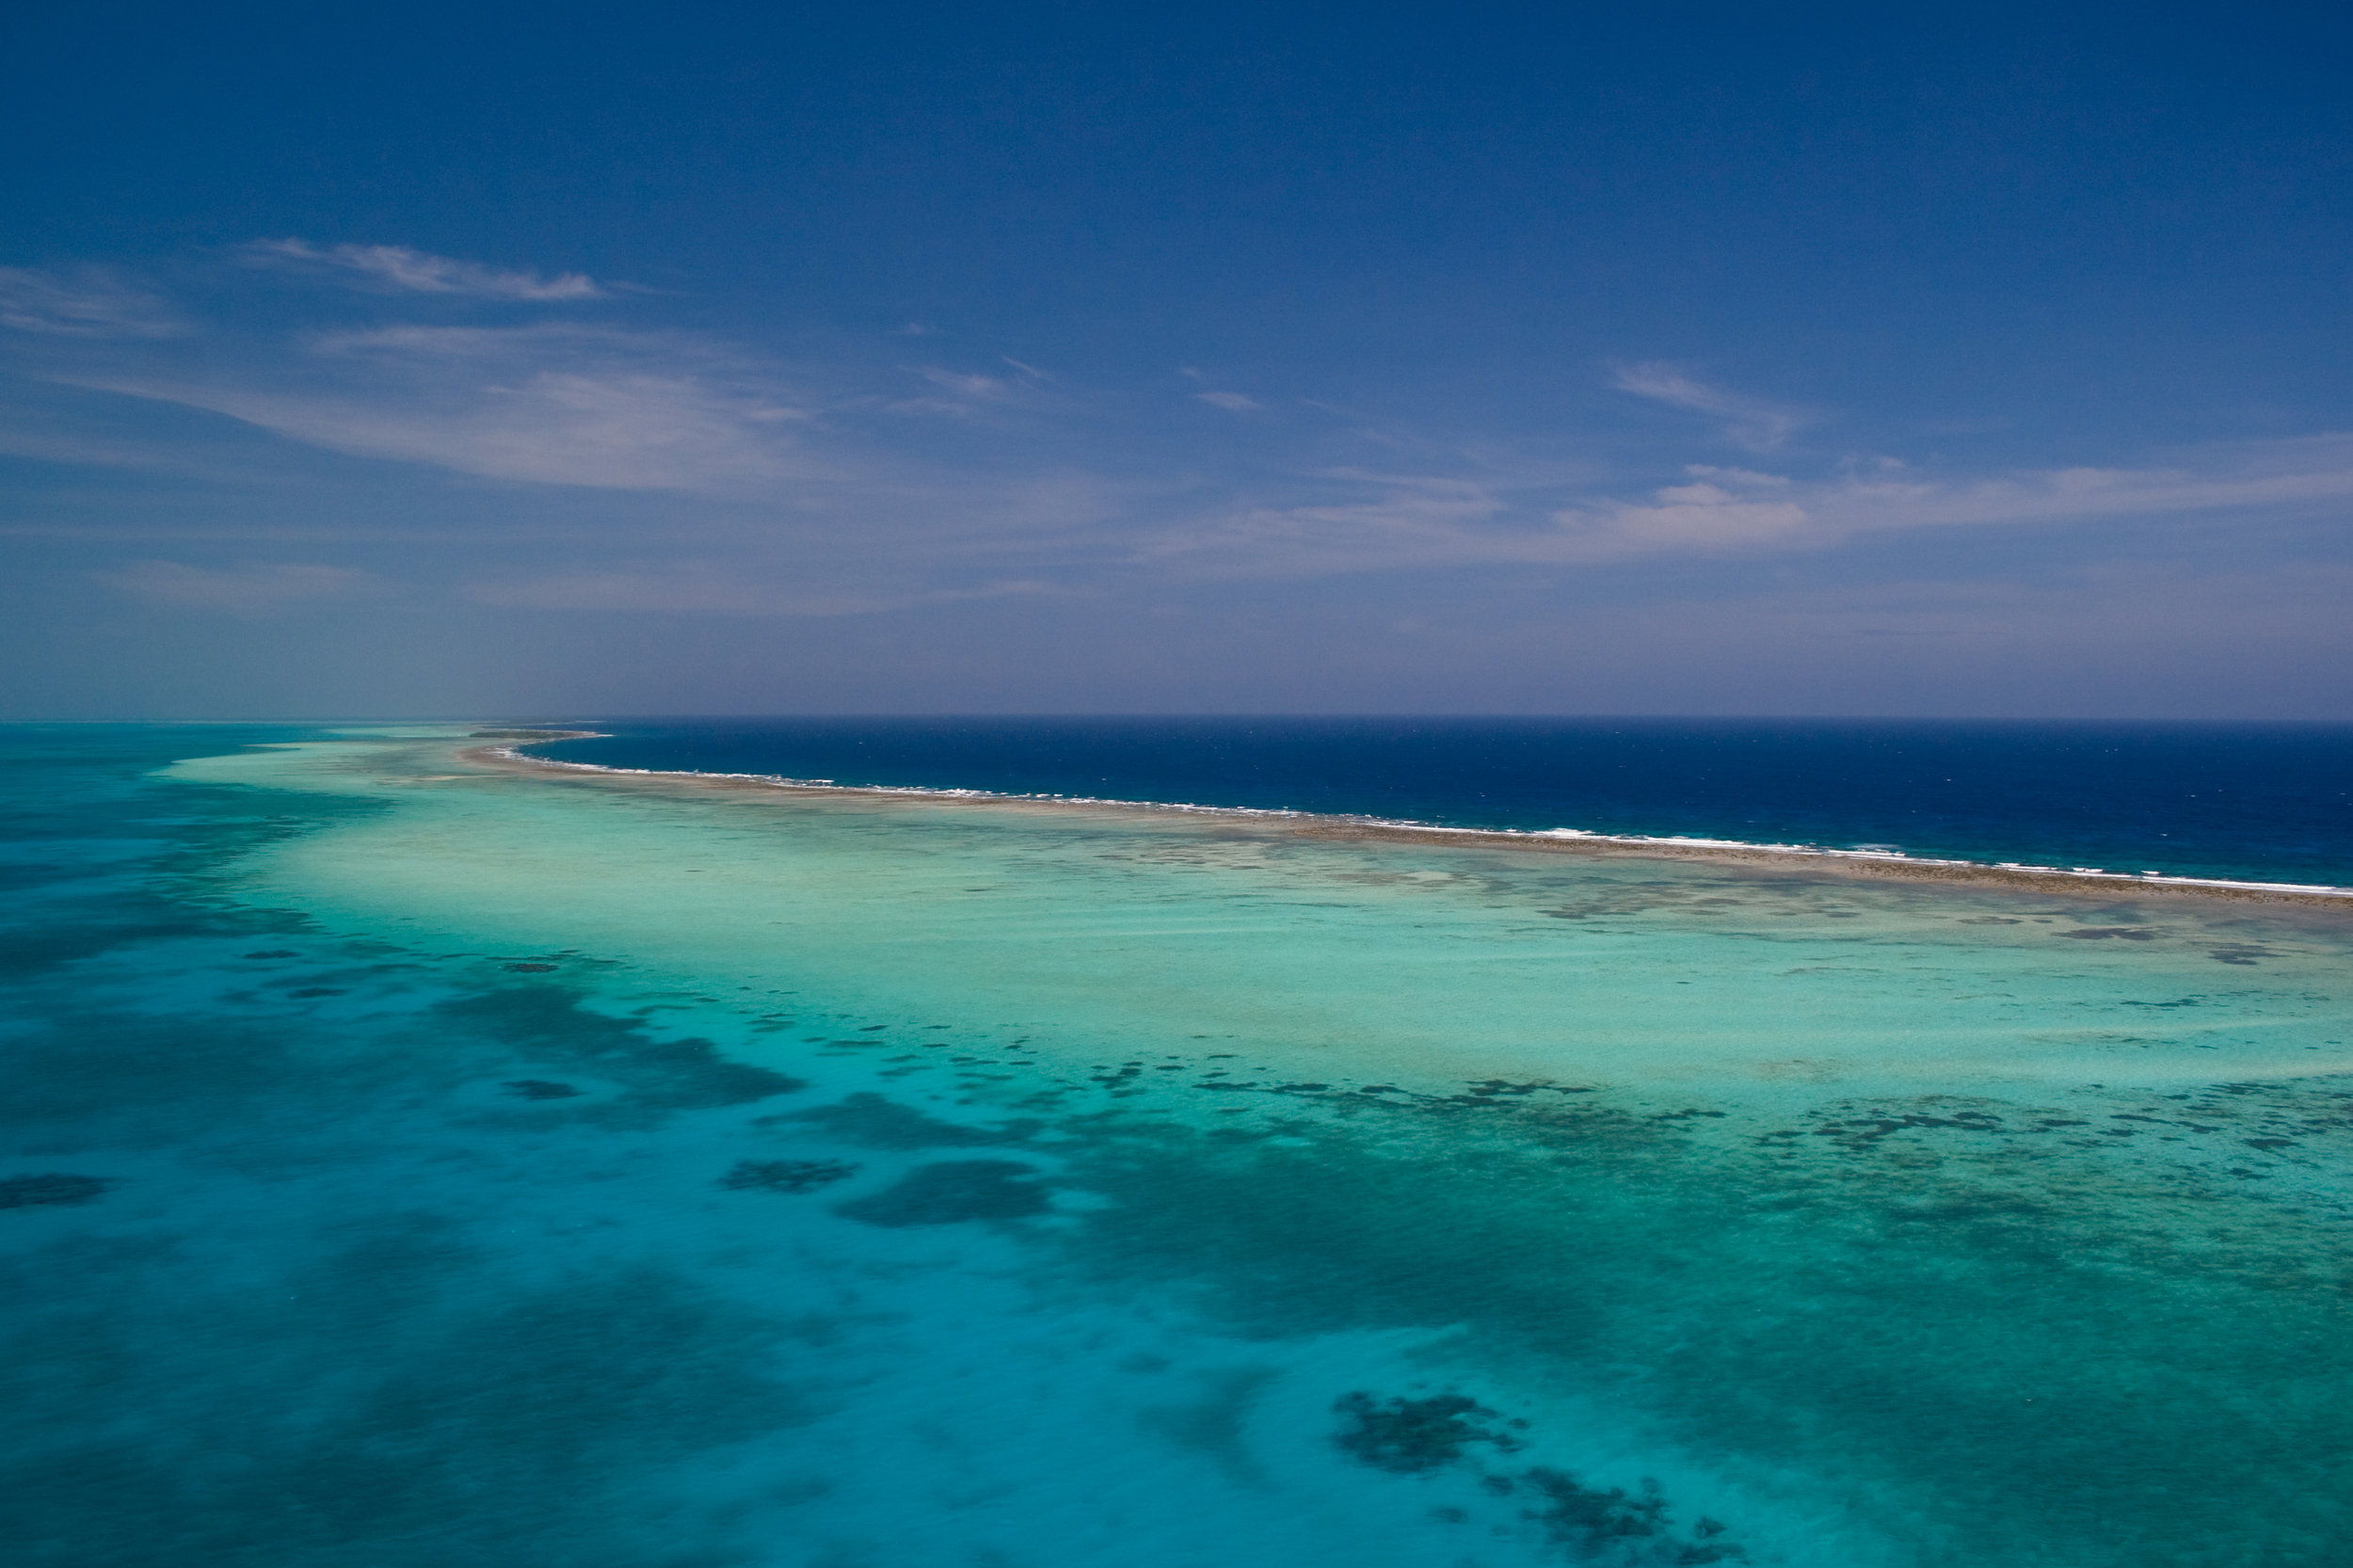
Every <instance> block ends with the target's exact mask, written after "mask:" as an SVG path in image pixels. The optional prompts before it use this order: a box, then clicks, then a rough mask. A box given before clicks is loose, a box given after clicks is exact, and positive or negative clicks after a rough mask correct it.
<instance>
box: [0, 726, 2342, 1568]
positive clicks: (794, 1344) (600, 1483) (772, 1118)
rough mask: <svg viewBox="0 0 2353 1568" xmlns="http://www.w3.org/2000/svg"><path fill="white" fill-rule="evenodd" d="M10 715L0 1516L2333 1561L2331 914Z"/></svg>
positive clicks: (104, 1549) (802, 1553)
mask: <svg viewBox="0 0 2353 1568" xmlns="http://www.w3.org/2000/svg"><path fill="white" fill-rule="evenodd" d="M463 744H464V742H463V740H462V738H461V733H460V732H458V731H437V730H424V729H420V730H411V731H391V730H371V731H344V732H330V731H316V730H312V731H286V730H280V731H261V730H231V729H223V728H202V729H195V728H191V729H178V730H170V729H89V728H72V729H34V728H19V729H16V730H13V731H8V732H5V740H4V741H0V745H4V746H5V753H4V754H0V755H4V757H5V772H4V773H0V786H4V787H5V789H6V807H7V810H8V824H9V825H8V840H7V844H6V846H5V847H6V856H7V858H6V860H5V861H4V862H0V873H4V874H5V879H6V886H7V888H8V899H7V901H6V903H5V905H4V906H0V907H4V909H5V919H6V921H7V930H6V936H5V945H0V984H5V986H6V990H7V1001H8V1006H7V1009H6V1012H5V1014H0V1064H4V1065H5V1072H6V1075H7V1079H6V1092H5V1094H0V1118H5V1131H6V1139H7V1143H6V1162H5V1164H0V1205H4V1206H5V1207H0V1249H4V1252H0V1259H4V1261H0V1267H5V1268H6V1269H7V1270H8V1272H9V1274H10V1275H11V1278H10V1280H9V1282H8V1290H7V1292H6V1294H5V1297H0V1300H4V1301H5V1302H6V1304H7V1305H6V1306H5V1308H0V1310H5V1312H6V1314H7V1317H8V1327H9V1331H10V1345H11V1351H10V1353H9V1354H8V1356H7V1357H6V1358H5V1359H4V1360H0V1384H5V1386H0V1408H6V1409H8V1410H9V1411H11V1412H12V1413H14V1415H15V1416H16V1417H17V1418H16V1419H14V1420H12V1421H10V1422H9V1423H8V1433H9V1435H8V1437H7V1438H6V1439H5V1442H6V1451H5V1454H4V1455H0V1459H4V1461H5V1471H6V1473H5V1475H0V1511H5V1526H6V1534H7V1536H8V1538H9V1539H10V1540H12V1541H17V1542H22V1543H29V1547H27V1548H21V1549H20V1551H19V1555H18V1558H17V1560H23V1561H26V1562H31V1563H37V1564H40V1565H43V1568H49V1565H72V1568H83V1565H86V1564H98V1563H104V1564H110V1565H111V1564H124V1565H147V1564H154V1565H158V1568H160V1565H164V1564H171V1565H175V1568H176V1565H181V1564H186V1563H191V1562H203V1563H206V1564H229V1565H236V1568H244V1565H263V1564H292V1565H303V1568H309V1565H312V1564H317V1565H321V1568H324V1565H328V1564H333V1565H336V1568H353V1565H361V1564H364V1565H370V1568H374V1565H385V1568H408V1565H412V1564H413V1565H420V1568H422V1565H426V1564H433V1565H440V1564H452V1563H466V1564H472V1563H477V1562H489V1561H515V1562H528V1563H534V1564H582V1565H594V1568H641V1565H642V1568H689V1565H694V1568H702V1565H713V1568H716V1565H723V1564H747V1565H769V1564H775V1565H778V1568H787V1565H790V1568H803V1565H806V1568H856V1565H864V1564H872V1565H874V1568H902V1565H931V1564H940V1565H951V1564H953V1565H958V1568H962V1565H988V1564H1004V1565H1008V1568H1016V1565H1036V1568H1050V1565H1062V1564H1072V1565H1077V1564H1087V1565H1094V1564H1121V1565H1126V1564H1134V1565H1136V1568H1160V1565H1164V1564H1165V1565H1178V1564H1204V1565H1207V1564H1231V1563H1237V1562H1241V1563H1258V1562H1265V1563H1269V1564H1273V1563H1285V1564H1289V1563H1332V1564H1339V1563H1348V1564H1361V1563H1379V1564H1430V1565H1433V1568H1457V1565H1460V1564H1465V1563H1476V1564H1485V1565H1494V1568H1505V1565H1515V1564H1560V1563H1575V1562H1603V1563H1622V1564H1637V1563H1645V1564H1646V1563H1684V1564H1692V1563H1707V1562H1725V1561H1737V1560H1746V1561H1749V1562H1756V1563H1792V1564H1800V1563H1802V1564H1824V1565H1829V1564H1903V1565H1913V1564H1918V1565H1929V1564H1936V1565H1944V1564H1954V1565H1959V1564H1981V1563H1989V1562H1999V1563H2025V1564H2066V1565H2076V1564H2081V1565H2087V1568H2089V1565H2095V1564H2097V1565H2108V1564H2114V1565H2119V1568H2122V1565H2128V1564H2129V1565H2134V1568H2144V1565H2156V1564H2184V1565H2187V1564H2217V1565H2219V1564H2240V1563H2245V1564H2256V1563H2264V1564H2273V1563H2310V1564H2333V1563H2339V1562H2343V1561H2345V1560H2348V1558H2353V1541H2348V1536H2347V1529H2348V1525H2353V1520H2348V1518H2347V1514H2348V1512H2353V1509H2349V1508H2348V1503H2347V1498H2348V1497H2349V1496H2353V1485H2349V1484H2348V1483H2353V1476H2348V1475H2347V1473H2346V1471H2347V1468H2348V1465H2347V1455H2348V1453H2353V1398H2348V1396H2349V1395H2353V1336H2348V1335H2347V1333H2346V1330H2347V1328H2348V1326H2353V1325H2348V1323H2347V1315H2348V1314H2347V1304H2348V1301H2353V1259H2348V1257H2347V1247H2346V1237H2347V1235H2348V1232H2347V1229H2346V1221H2347V1218H2348V1213H2347V1202H2346V1200H2347V1191H2346V1187H2345V1172H2346V1157H2347V1150H2348V1147H2353V1141H2349V1139H2348V1134H2349V1133H2353V1085H2348V1083H2347V1080H2345V1078H2343V1077H2341V1076H2340V1075H2342V1074H2344V1073H2345V1071H2346V1069H2347V1068H2348V1067H2349V1066H2353V1032H2348V1030H2349V1029H2353V1017H2349V1016H2348V1014H2349V1013H2353V1007H2349V1006H2348V1003H2349V1002H2353V984H2348V975H2353V968H2348V965H2347V958H2348V952H2347V949H2348V946H2353V944H2349V943H2348V940H2347V936H2348V933H2353V924H2349V923H2348V922H2347V921H2345V920H2344V919H2342V918H2341V917H2335V916H2332V915H2328V914H2324V913H2311V912H2306V913H2296V912H2279V911H2265V910H2264V909H2261V908H2256V907H2250V906H2244V905H2233V904H2219V903H2214V904H2209V903H2205V902H2201V901H2191V900H2153V901H2143V902H2133V901H2121V902H2116V903H2105V902H2100V901H2098V900H2095V899H2088V898H2082V897H2064V896H2062V897H2052V898H2034V897H2028V896H2025V895H2018V894H2009V893H1994V892H1988V891H1984V890H1978V889H1957V888H1940V887H1933V886H1923V885H1915V884H1880V883H1873V882H1861V881H1840V880H1835V879H1833V878H1830V877H1827V876H1821V875H1818V874H1813V873H1805V872H1767V871H1759V870H1756V869H1753V868H1738V867H1717V866H1709V865H1705V864H1700V863H1696V862H1689V861H1658V862H1651V861H1642V860H1631V859H1625V860H1586V859H1580V858H1575V857H1569V856H1547V855H1537V854H1515V853H1512V852H1505V851H1496V850H1488V849H1425V848H1419V847H1413V846H1401V845H1393V844H1352V843H1343V842H1333V841H1328V840H1319V839H1315V838H1312V837H1307V836H1303V835H1301V834H1299V833H1296V832H1292V831H1289V830H1287V829H1283V828H1280V827H1272V826H1263V825H1246V824H1235V823H1232V822H1218V821H1187V820H1175V821H1171V820H1167V819H1165V818H1158V817H1150V816H1142V815H1136V814H1128V813H1120V812H1114V811H1089V810H1085V809H1079V808H1025V807H1019V806H1004V805H999V806H974V805H945V804H940V803H936V802H924V801H899V800H889V799H866V800H856V799H840V798H836V799H818V798H808V797H792V796H786V795H781V794H778V793H776V792H727V791H712V790H699V789H694V788H686V789H680V788H678V787H675V786H667V785H661V784H653V783H647V784H638V785H629V784H621V785H616V784H613V783H610V782H591V781H582V780H558V779H549V778H545V777H530V776H518V775H514V774H508V773H496V772H490V771H487V770H485V769H482V768H480V767H477V766H474V765H472V764H470V763H467V762H465V761H463V760H459V759H458V756H457V753H458V751H459V749H460V748H461V747H462V745H463Z"/></svg>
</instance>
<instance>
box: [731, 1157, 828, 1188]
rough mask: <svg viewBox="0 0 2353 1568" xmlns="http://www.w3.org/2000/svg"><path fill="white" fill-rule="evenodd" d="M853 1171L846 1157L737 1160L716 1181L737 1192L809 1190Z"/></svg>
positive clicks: (825, 1185) (823, 1185) (826, 1185)
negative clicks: (732, 1167)
mask: <svg viewBox="0 0 2353 1568" xmlns="http://www.w3.org/2000/svg"><path fill="white" fill-rule="evenodd" d="M856 1175H857V1167H856V1165H853V1164H851V1163H850V1162H849V1161H848V1160H737V1161H736V1162H735V1169H733V1170H732V1171H729V1172H728V1174H727V1175H725V1176H721V1177H720V1178H719V1185H720V1186H722V1187H731V1188H734V1189H736V1190H737V1191H739V1192H743V1191H750V1192H815V1191H816V1190H817V1189H818V1188H820V1187H829V1186H831V1185H832V1184H833V1183H835V1182H837V1181H846V1180H848V1179H849V1178H850V1177H851V1176H856Z"/></svg>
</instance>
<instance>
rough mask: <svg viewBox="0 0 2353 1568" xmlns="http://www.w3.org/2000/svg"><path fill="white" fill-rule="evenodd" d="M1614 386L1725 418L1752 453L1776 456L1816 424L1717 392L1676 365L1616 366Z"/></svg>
mask: <svg viewBox="0 0 2353 1568" xmlns="http://www.w3.org/2000/svg"><path fill="white" fill-rule="evenodd" d="M1610 385H1612V386H1614V387H1616V388H1617V389H1618V391H1620V392H1632V393H1633V394H1634V395H1635V396H1637V397H1647V398H1649V399H1651V400H1652V401H1654V402H1657V403H1664V404H1666V405H1667V406H1668V407H1670V408H1688V409H1689V410H1690V411H1691V412H1693V413H1699V414H1714V415H1716V416H1718V417H1720V418H1721V419H1722V420H1723V421H1724V422H1725V424H1724V434H1725V435H1726V436H1728V437H1730V438H1731V439H1732V440H1734V441H1735V442H1737V444H1739V445H1741V446H1744V447H1746V448H1748V449H1749V450H1750V451H1751V452H1770V451H1772V450H1773V449H1774V448H1776V447H1778V446H1780V445H1781V444H1782V443H1783V442H1785V441H1786V440H1788V439H1789V438H1790V437H1791V436H1793V435H1795V434H1797V432H1798V431H1800V430H1801V429H1802V428H1804V427H1805V426H1806V425H1807V424H1812V423H1813V420H1814V416H1813V414H1811V413H1810V412H1808V411H1807V410H1806V409H1803V408H1797V407H1795V406H1794V405H1791V404H1785V403H1773V402H1769V401H1767V400H1766V399H1764V398H1759V397H1747V396H1743V395H1742V394H1740V393H1738V392H1726V391H1724V390H1723V389H1722V388H1721V387H1711V386H1709V385H1707V384H1706V383H1705V382H1704V381H1699V380H1695V379H1693V378H1692V377H1691V376H1689V375H1687V374H1685V373H1684V372H1683V371H1682V370H1680V369H1678V368H1676V367H1675V366H1673V365H1670V364H1659V363H1650V364H1632V365H1619V366H1616V367H1615V368H1614V369H1613V370H1612V372H1611V376H1610Z"/></svg>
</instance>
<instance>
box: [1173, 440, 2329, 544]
mask: <svg viewBox="0 0 2353 1568" xmlns="http://www.w3.org/2000/svg"><path fill="white" fill-rule="evenodd" d="M2195 456H2197V457H2198V459H2199V460H2198V461H2197V462H2196V463H2194V464H2187V463H2185V464H2184V465H2182V466H2178V467H2173V468H2166V469H2139V470H2126V469H2090V468H2073V469H2057V470H2049V471H2043V472H2022V473H2015V474H2009V475H2003V476H1999V477H1993V478H1961V479H1952V478H1922V477H1917V476H1914V475H1913V474H1912V473H1910V472H1908V471H1906V470H1905V469H1903V467H1902V465H1900V464H1890V463H1881V464H1873V465H1868V466H1866V467H1865V468H1864V469H1863V470H1861V471H1860V472H1849V473H1844V474H1840V475H1837V476H1835V477H1832V478H1828V479H1817V480H1800V479H1795V478H1792V477H1790V476H1787V475H1782V474H1773V473H1765V472H1756V471H1753V470H1745V469H1726V468H1715V467H1705V466H1700V467H1694V468H1693V469H1692V470H1690V471H1689V473H1688V474H1687V480H1688V482H1687V483H1682V484H1674V485H1666V486H1662V487H1659V488H1656V489H1654V490H1651V491H1649V492H1648V493H1646V494H1643V495H1641V496H1636V497H1627V498H1617V497H1609V496H1593V497H1587V498H1582V499H1578V500H1576V501H1574V502H1571V503H1569V504H1555V505H1552V506H1550V507H1544V506H1537V505H1533V504H1530V500H1529V496H1528V495H1527V493H1526V492H1525V490H1524V488H1521V487H1518V486H1515V485H1513V484H1511V483H1506V482H1504V481H1502V480H1498V479H1497V478H1493V477H1450V476H1415V475H1400V474H1375V473H1365V472H1354V471H1349V470H1332V471H1326V472H1324V473H1322V474H1321V475H1320V476H1318V477H1319V479H1320V481H1321V484H1322V485H1323V487H1324V488H1328V489H1330V490H1332V491H1334V492H1337V498H1336V499H1334V500H1330V501H1323V502H1316V503H1311V504H1294V505H1283V506H1266V505H1257V506H1242V507H1239V508H1234V509H1230V510H1226V511H1223V512H1219V513H1214V514H1211V515H1209V516H1206V517H1201V518H1195V519H1191V520H1184V521H1181V522H1178V523H1175V524H1172V525H1169V526H1167V527H1164V528H1163V529H1161V530H1160V531H1159V532H1158V533H1157V534H1156V535H1155V536H1153V537H1152V538H1150V539H1149V540H1148V541H1147V542H1146V543H1145V544H1144V547H1143V548H1142V551H1141V552H1140V558H1141V559H1143V560H1144V561H1147V562H1150V563H1153V564H1155V565H1159V566H1162V567H1165V568H1170V569H1174V570H1177V571H1179V572H1183V573H1186V574H1191V575H1203V576H1221V577H1222V576H1264V577H1289V576H1305V575H1325V574H1335V573H1344V572H1360V571H1385V570H1397V569H1402V568H1417V567H1429V568H1435V567H1446V566H1479V565H1496V564H1506V563H1519V564H1526V565H1539V566H1577V565H1602V564H1607V563H1610V562H1616V561H1626V560H1634V559H1639V558H1644V557H1673V556H1686V557H1692V556H1698V557H1707V556H1727V555H1760V554H1773V553H1786V552H1798V551H1808V550H1820V549H1824V548H1828V547H1830V546H1833V545H1835V544H1838V543H1840V542H1842V541H1844V540H1847V539H1850V538H1854V537H1857V536H1865V535H1870V534H1876V533H1888V532H1895V531H1901V530H1922V529H1934V528H1959V527H1997V526H2010V527H2026V526H2036V525H2041V526H2048V527H2057V526H2077V525H2082V524H2087V523H2091V522H2097V521H2101V520H2113V519H2121V518H2152V519H2153V518H2158V517H2164V516H2180V515H2185V514H2195V513H2216V514H2223V515H2229V514H2249V513H2265V512H2281V511H2286V510H2291V509H2295V508H2299V507H2301V508H2308V509H2309V508H2311V507H2313V506H2316V505H2326V504H2331V503H2342V502H2344V501H2345V500H2347V499H2353V437H2345V438H2330V439H2315V440H2304V441H2297V442H2292V443H2273V444H2265V445H2261V446H2239V447H2227V448H2217V449H2213V450H2210V451H2207V452H2204V453H2201V454H2197V455H2195Z"/></svg>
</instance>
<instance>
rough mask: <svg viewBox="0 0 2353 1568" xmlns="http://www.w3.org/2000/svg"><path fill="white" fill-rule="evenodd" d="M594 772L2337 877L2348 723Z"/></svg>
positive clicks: (1117, 751) (1174, 748) (1287, 732)
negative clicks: (694, 774)
mask: <svg viewBox="0 0 2353 1568" xmlns="http://www.w3.org/2000/svg"><path fill="white" fill-rule="evenodd" d="M582 723H583V727H584V728H588V727H593V728H599V729H601V730H605V731H608V732H609V733H608V737H607V738H604V739H599V740H588V741H569V742H565V743H562V744H556V745H549V746H540V747H536V748H535V749H536V750H537V751H539V752H541V753H542V754H544V755H546V756H550V757H554V758H560V759H564V760H569V761H576V762H594V763H599V764H601V765H604V766H607V767H621V768H648V769H658V770H686V771H700V772H710V773H748V774H776V775H781V776H787V777H791V778H800V779H826V780H830V781H832V782H835V783H840V784H865V785H888V786H897V787H917V788H929V789H969V790H986V791H993V792H1003V793H1008V794H1039V795H1070V796H1091V797H1096V798H1110V799H1120V800H1139V801H1157V802H1163V803H1178V802H1181V803H1189V804H1193V805H1202V806H1235V807H1253V808H1279V809H1289V810H1300V811H1316V812H1336V813H1349V814H1361V815H1366V816H1374V817H1383V818H1390V819H1397V820H1402V821H1408V822H1418V823H1430V824H1440V825H1446V826H1457V827H1497V828H1518V829H1527V830H1542V829H1546V828H1560V827H1568V828H1583V829H1586V830H1589V831H1593V832H1598V833H1635V834H1655V835H1687V836H1693V837H1703V838H1721V839H1739V840H1753V841H1766V842H1776V843H1805V844H1816V845H1820V846H1823V847H1829V848H1856V847H1863V846H1874V847H1882V848H1884V847H1894V848H1898V849H1901V850H1902V851H1904V852H1905V853H1907V854H1910V855H1915V856H1938V857H1952V858H1959V859H1968V860H1979V861H2003V860H2018V861H2025V862H2029V863H2035V864H2051V865H2061V866H2091V867H2100V868H2103V869H2105V870H2109V871H2122V872H2141V871H2162V872H2168V873H2170V874H2175V875H2186V876H2218V877H2233V878H2246V879H2250V880H2256V881H2268V882H2293V883H2329V884H2334V885H2339V886H2344V885H2353V725H2320V724H2262V725H2256V724H2244V725H2241V724H2079V723H2067V724H2061V723H1987V722H1970V723H1955V722H1934V721H1897V720H1887V721H1867V722H1866V721H1813V720H1782V719H1772V720H1767V719H1622V718H1613V719H1559V718H1525V719H1521V718H1504V719H1498V718H1288V717H1285V718H1118V717H1103V718H805V719H758V720H753V719H713V720H677V719H666V720H601V719H600V720H589V721H582Z"/></svg>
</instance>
